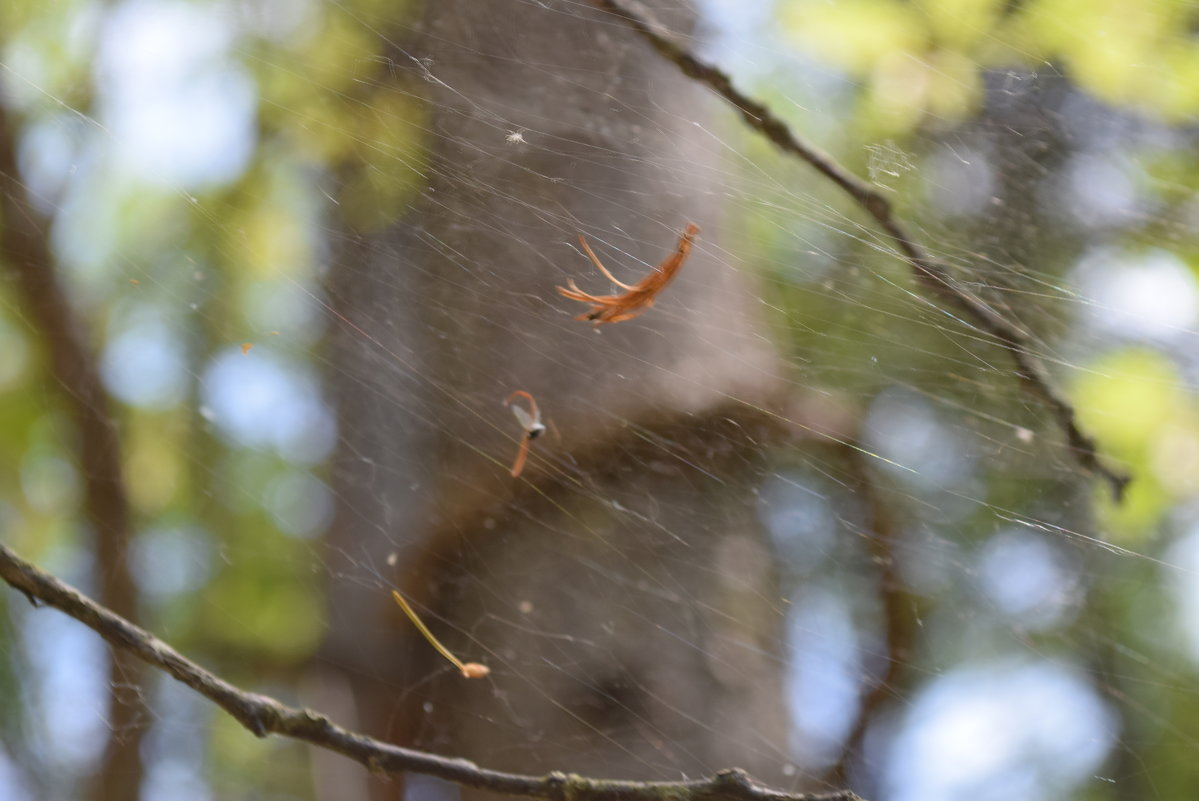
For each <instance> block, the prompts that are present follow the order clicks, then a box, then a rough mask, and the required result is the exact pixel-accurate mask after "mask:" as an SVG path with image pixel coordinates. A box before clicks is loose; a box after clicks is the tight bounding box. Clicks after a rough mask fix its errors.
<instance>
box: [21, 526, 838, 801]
mask: <svg viewBox="0 0 1199 801" xmlns="http://www.w3.org/2000/svg"><path fill="white" fill-rule="evenodd" d="M0 578H3V579H4V581H6V582H7V583H8V584H9V585H11V586H12V587H14V588H15V589H18V590H20V591H21V592H23V593H25V595H26V596H28V597H29V598H30V600H31V601H33V602H34V603H35V604H36V602H37V601H41V602H44V603H46V604H48V605H50V606H53V607H54V608H56V609H59V610H61V611H63V612H65V613H66V614H68V615H70V616H71V617H73V618H75V619H76V620H78V621H79V622H81V623H83V624H84V625H86V626H87V627H88V628H90V629H92V630H93V631H95V632H96V633H98V634H99V635H100V636H101V637H103V638H104V639H105V640H107V641H108V642H109V644H110V645H112V646H113V648H115V649H117V650H121V651H126V652H128V653H130V654H133V655H134V656H136V657H137V658H138V659H141V660H142V661H144V662H146V663H147V664H150V665H153V666H154V667H157V668H160V669H162V670H164V671H166V672H167V673H169V674H170V675H171V676H173V677H174V678H176V679H177V680H179V681H181V682H183V683H184V684H186V685H187V686H188V687H191V688H192V689H193V690H195V691H196V692H198V693H200V694H201V695H203V696H204V697H206V698H208V699H209V700H211V701H212V702H213V703H215V704H216V705H217V706H219V707H221V708H222V709H224V710H225V711H226V712H228V713H229V714H230V715H232V716H233V717H234V718H236V719H237V720H238V722H239V723H241V724H242V725H243V726H245V727H246V728H247V729H249V730H250V731H251V732H253V733H254V734H255V735H257V736H258V737H265V736H266V735H268V734H279V735H282V736H284V737H290V738H292V739H295V740H302V741H303V742H306V743H309V744H310V745H315V746H317V747H319V748H325V749H328V750H330V751H336V752H337V753H339V754H343V755H345V756H347V757H349V758H350V759H353V760H355V761H356V762H360V763H362V764H363V765H365V766H366V767H368V768H370V769H371V770H372V771H377V772H382V773H403V772H413V773H423V774H425V775H427V776H435V777H437V778H439V779H445V780H446V781H450V782H454V783H455V784H459V785H462V786H463V787H471V788H474V789H479V790H488V791H491V792H495V793H501V794H503V795H515V796H526V797H529V798H540V799H545V801H662V799H664V798H672V799H677V801H709V800H710V799H718V798H719V799H735V801H861V800H860V799H859V798H858V796H856V795H855V794H853V793H852V792H850V791H848V790H842V791H837V792H832V793H821V794H816V795H812V794H803V793H787V792H783V791H781V790H773V789H770V788H768V787H763V786H762V785H759V784H757V783H755V782H754V781H753V780H752V779H751V778H750V777H749V776H748V775H747V774H746V773H745V772H743V771H740V770H724V771H720V772H719V773H717V774H716V775H715V776H713V777H712V778H710V779H698V780H693V781H681V782H634V781H619V780H609V779H588V778H585V777H582V776H576V775H573V774H572V775H567V774H563V773H549V774H547V775H545V776H525V775H520V774H515V773H504V772H501V771H495V770H488V769H486V768H480V767H478V766H477V765H475V764H474V763H473V762H470V761H468V760H465V759H454V758H451V757H443V756H438V755H437V754H430V753H427V752H424V751H416V750H413V749H409V748H401V747H399V746H396V745H391V744H389V743H384V742H381V741H379V740H375V739H372V738H370V737H366V736H364V735H361V734H357V733H355V732H352V731H348V730H346V729H343V728H342V727H340V726H338V725H337V724H335V723H333V722H332V721H331V720H329V719H328V718H327V717H325V716H324V715H321V714H319V713H317V712H314V711H312V710H310V709H296V708H294V707H290V706H287V705H286V704H282V703H280V702H279V701H276V700H275V699H273V698H270V697H268V696H265V695H258V694H256V693H248V692H244V691H242V690H239V689H238V688H237V687H235V686H233V685H232V684H230V683H229V682H227V681H225V680H224V679H222V678H220V677H219V676H217V675H215V674H213V673H210V672H209V671H207V670H205V669H204V668H202V667H200V666H199V665H197V664H196V663H195V662H192V661H191V660H189V659H187V658H186V657H184V656H183V655H182V654H180V653H179V652H178V651H176V650H175V649H174V648H171V647H170V646H169V645H167V644H166V643H164V642H163V641H162V640H160V639H158V638H157V637H155V636H154V635H152V634H150V633H149V632H147V631H145V630H144V629H141V628H139V627H137V626H135V625H133V624H132V623H130V622H129V621H128V620H125V619H124V618H122V617H121V616H120V615H117V614H115V613H114V612H112V611H111V610H109V609H106V608H104V607H103V606H101V605H99V604H97V603H96V602H95V601H92V600H91V599H89V598H88V597H87V596H85V595H84V594H83V593H81V592H79V591H78V590H77V589H75V588H74V587H72V586H70V585H69V584H66V583H65V582H63V581H61V580H59V579H58V578H56V577H54V576H52V575H50V574H49V573H46V572H44V571H42V570H39V569H38V568H36V567H34V566H33V565H31V564H29V563H28V562H26V561H25V560H23V559H21V558H20V557H19V556H17V555H16V554H15V553H13V552H12V551H11V550H9V549H8V548H7V547H5V546H3V545H0Z"/></svg>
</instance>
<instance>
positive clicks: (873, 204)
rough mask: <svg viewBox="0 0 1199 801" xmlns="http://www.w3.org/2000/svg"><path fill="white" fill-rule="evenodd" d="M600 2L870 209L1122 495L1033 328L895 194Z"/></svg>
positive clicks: (625, 5)
mask: <svg viewBox="0 0 1199 801" xmlns="http://www.w3.org/2000/svg"><path fill="white" fill-rule="evenodd" d="M592 2H593V3H594V4H595V5H596V6H598V7H599V8H601V9H603V10H605V11H608V12H610V13H611V14H613V15H614V16H617V17H619V18H621V19H623V20H624V21H625V22H627V23H628V25H629V27H631V28H632V29H633V30H635V31H636V32H637V33H639V34H640V35H641V36H643V37H644V38H645V39H646V40H647V41H648V42H649V43H650V44H651V45H652V46H653V47H654V49H655V50H657V51H658V53H659V54H660V55H662V57H663V58H666V59H667V60H669V61H671V62H673V63H674V64H675V66H677V67H678V68H679V69H680V70H681V71H682V72H683V74H685V75H687V76H688V77H690V78H693V79H695V80H696V81H699V82H700V83H702V84H704V85H706V86H707V87H709V88H710V89H712V90H713V91H714V92H716V93H717V94H718V95H720V96H721V97H723V98H724V99H725V100H726V101H728V102H729V104H731V105H732V106H733V107H734V108H736V109H737V111H738V112H740V113H741V116H742V118H743V119H744V120H745V122H746V123H747V124H748V125H749V126H750V127H751V128H753V129H754V130H756V131H758V132H759V133H761V134H762V135H763V136H765V137H766V138H767V139H769V140H770V141H771V142H772V143H774V145H775V146H777V147H778V148H779V149H780V150H782V151H783V152H784V153H788V154H790V155H792V156H795V157H797V158H799V159H800V160H802V161H804V162H807V163H808V164H809V165H810V166H812V167H813V168H815V169H816V171H817V172H819V173H820V174H821V175H823V176H825V177H826V178H828V179H829V180H830V181H832V182H833V183H834V184H836V185H837V186H838V187H840V188H841V189H842V190H843V191H844V192H845V193H846V194H847V195H849V196H850V197H851V198H853V200H854V201H855V202H856V203H857V204H858V205H859V206H861V207H862V208H863V209H865V210H866V212H867V213H868V214H870V216H871V217H873V218H874V219H875V221H876V222H877V223H878V224H879V225H880V226H881V227H882V229H883V230H884V231H885V232H886V233H887V236H889V237H890V238H891V241H892V242H894V243H895V246H896V248H898V250H899V253H900V255H901V256H902V257H903V259H904V260H905V261H907V263H908V264H909V265H911V267H912V271H913V272H914V273H915V275H916V278H917V279H918V280H919V281H920V283H921V284H923V285H924V286H925V287H926V288H927V289H928V290H929V291H930V292H932V293H933V294H935V295H936V296H938V297H940V298H941V299H942V300H944V301H946V302H948V303H950V304H952V305H953V306H956V307H957V308H958V309H959V310H961V311H963V312H965V313H966V314H967V315H968V316H969V317H970V319H971V320H973V322H974V323H975V324H976V325H977V326H978V327H979V328H980V329H981V330H982V331H984V332H986V333H987V334H990V335H991V336H992V337H994V338H995V340H997V342H998V344H999V345H1000V346H1001V347H1003V348H1004V349H1005V350H1007V351H1008V353H1009V354H1010V355H1011V358H1012V361H1014V362H1015V363H1016V374H1017V376H1019V378H1020V380H1021V382H1022V383H1023V384H1024V385H1025V387H1027V388H1028V389H1029V391H1031V392H1032V394H1034V395H1036V396H1037V397H1038V398H1040V399H1041V401H1042V402H1043V403H1044V404H1045V405H1046V406H1047V407H1048V408H1049V411H1050V413H1051V414H1052V415H1053V417H1054V419H1055V420H1056V421H1057V424H1058V426H1059V427H1060V428H1061V429H1062V431H1064V432H1065V434H1066V440H1067V442H1068V443H1069V446H1070V449H1071V451H1072V452H1073V454H1074V458H1075V459H1076V460H1077V461H1078V463H1079V464H1080V465H1081V466H1082V467H1083V468H1084V469H1086V470H1088V471H1090V472H1092V473H1095V474H1097V475H1099V476H1100V477H1102V478H1103V480H1104V481H1106V482H1107V484H1108V487H1109V488H1110V489H1111V492H1112V495H1113V496H1114V497H1115V499H1116V500H1117V501H1119V500H1121V499H1122V498H1123V497H1124V489H1125V487H1126V486H1127V485H1128V482H1129V481H1130V480H1131V479H1130V477H1129V476H1128V475H1127V474H1125V473H1123V472H1121V471H1120V470H1117V469H1116V468H1114V467H1111V466H1109V465H1107V464H1105V463H1104V461H1103V460H1102V459H1101V458H1100V457H1099V451H1098V445H1097V444H1096V443H1095V440H1094V438H1093V437H1091V435H1090V434H1088V433H1086V432H1085V431H1083V430H1082V428H1081V427H1080V426H1079V423H1078V419H1077V417H1078V416H1077V413H1076V412H1075V410H1074V407H1073V405H1071V403H1070V401H1069V400H1067V399H1066V397H1065V395H1063V394H1062V392H1061V390H1059V389H1057V387H1055V386H1054V385H1053V382H1052V380H1051V378H1050V376H1049V372H1048V370H1047V369H1046V368H1045V365H1044V364H1043V363H1042V362H1041V360H1040V359H1039V358H1037V357H1036V356H1035V355H1033V353H1032V351H1031V349H1030V343H1029V336H1028V334H1026V333H1025V332H1024V331H1023V330H1021V329H1020V328H1019V327H1018V326H1016V325H1014V324H1013V323H1011V322H1010V321H1009V320H1008V319H1007V318H1005V317H1004V316H1003V315H1001V314H1000V313H999V312H997V311H995V310H994V309H992V308H991V307H990V306H989V305H988V304H987V303H986V302H985V301H983V300H982V299H981V298H979V297H978V296H977V295H975V294H973V293H972V292H970V291H968V290H967V289H965V288H964V287H961V286H959V285H958V284H956V283H955V282H954V281H953V280H952V278H950V276H949V272H948V270H947V269H946V268H945V265H943V264H941V263H940V262H938V261H936V260H935V259H933V258H932V257H931V256H930V255H929V254H928V253H927V251H925V249H924V248H923V246H921V245H920V243H919V242H917V241H916V239H915V238H914V237H913V236H912V235H911V233H909V232H908V230H907V227H906V226H904V225H903V224H902V223H901V222H900V221H899V220H898V219H897V218H896V217H895V215H894V213H893V212H892V210H891V204H890V202H889V201H888V200H887V199H886V198H885V197H883V196H882V195H881V194H879V192H878V191H877V190H875V189H874V187H872V186H871V185H870V184H869V183H867V182H866V181H863V180H862V179H861V178H859V177H857V176H856V175H854V174H853V173H851V172H850V171H849V170H847V169H845V168H844V167H842V166H841V165H840V164H838V163H837V162H836V161H835V160H833V159H832V158H831V157H830V156H828V155H827V154H825V153H822V152H820V151H819V150H818V149H816V148H815V147H813V146H812V145H810V144H808V143H807V142H805V141H803V140H802V139H800V138H799V137H798V136H796V135H795V134H794V133H793V132H792V131H791V129H790V128H788V127H787V124H786V123H785V122H783V121H782V120H781V119H780V118H779V117H778V116H776V115H775V114H774V112H772V111H771V110H770V109H769V108H768V107H767V106H765V105H764V104H762V103H759V102H758V101H756V100H754V99H753V98H750V97H748V96H747V95H745V94H742V93H741V92H740V91H738V90H737V89H736V88H735V87H734V86H733V82H732V80H731V79H730V78H729V76H728V75H726V74H725V73H724V72H722V71H721V70H720V69H718V68H717V67H714V66H712V65H711V64H708V63H707V62H704V61H701V60H700V59H699V58H697V57H696V56H694V55H693V54H692V53H691V52H690V51H689V50H687V49H686V48H685V47H684V46H683V45H682V44H680V43H679V41H678V40H677V38H676V37H675V35H674V34H673V33H672V32H671V31H669V30H668V29H667V28H666V27H665V26H663V25H662V24H661V23H659V22H658V21H657V20H656V19H654V18H653V16H652V15H651V14H650V13H649V12H648V10H647V9H646V8H645V6H644V5H643V4H641V3H640V2H638V1H637V0H592Z"/></svg>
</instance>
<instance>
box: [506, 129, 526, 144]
mask: <svg viewBox="0 0 1199 801" xmlns="http://www.w3.org/2000/svg"><path fill="white" fill-rule="evenodd" d="M504 139H505V140H507V142H508V144H510V145H523V144H525V134H524V131H508V135H507V136H505V137H504Z"/></svg>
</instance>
